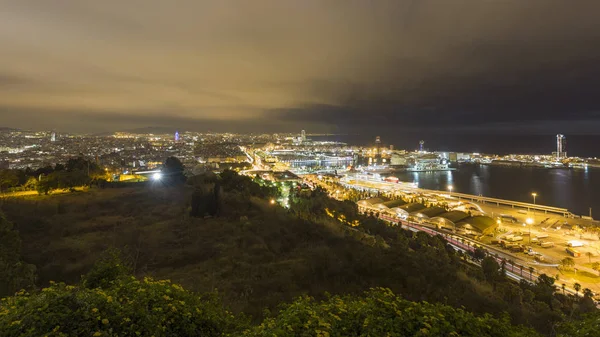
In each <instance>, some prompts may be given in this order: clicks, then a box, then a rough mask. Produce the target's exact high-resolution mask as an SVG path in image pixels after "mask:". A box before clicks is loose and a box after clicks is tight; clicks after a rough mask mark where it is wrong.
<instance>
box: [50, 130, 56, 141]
mask: <svg viewBox="0 0 600 337" xmlns="http://www.w3.org/2000/svg"><path fill="white" fill-rule="evenodd" d="M50 141H51V142H55V141H56V132H52V135H51V136H50Z"/></svg>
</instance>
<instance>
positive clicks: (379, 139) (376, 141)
mask: <svg viewBox="0 0 600 337" xmlns="http://www.w3.org/2000/svg"><path fill="white" fill-rule="evenodd" d="M375 144H377V145H379V144H381V137H379V136H377V137H375Z"/></svg>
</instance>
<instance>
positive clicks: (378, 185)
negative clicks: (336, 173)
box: [303, 175, 600, 294]
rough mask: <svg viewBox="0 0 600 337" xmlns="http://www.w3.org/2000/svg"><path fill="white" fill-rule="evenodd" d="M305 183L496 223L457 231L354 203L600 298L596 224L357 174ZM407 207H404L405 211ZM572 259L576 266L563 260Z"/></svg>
mask: <svg viewBox="0 0 600 337" xmlns="http://www.w3.org/2000/svg"><path fill="white" fill-rule="evenodd" d="M303 179H304V180H305V181H306V182H309V183H311V184H313V185H314V184H318V185H319V186H321V187H323V188H325V189H327V190H328V191H329V193H330V195H331V196H332V197H336V198H338V199H340V198H343V196H344V195H348V193H345V192H348V191H350V190H355V191H356V190H357V191H359V192H360V193H362V195H365V196H366V198H367V199H381V200H382V201H384V202H383V204H385V200H397V199H404V200H412V201H418V202H420V203H421V204H423V205H426V206H427V208H428V209H431V208H434V207H444V208H446V211H447V212H448V213H453V212H455V211H456V210H460V211H462V212H465V213H468V214H469V216H472V217H486V218H489V219H491V220H493V222H494V226H493V229H491V230H488V231H485V232H482V231H477V230H474V229H473V228H472V229H468V226H466V228H465V227H461V226H460V224H455V223H452V221H439V220H440V219H439V218H440V217H439V216H438V217H428V216H426V215H424V214H427V212H426V211H425V212H424V211H423V209H421V210H414V211H412V210H411V209H410V208H407V211H406V212H405V214H403V215H402V216H400V215H398V214H397V213H394V212H390V211H391V210H389V209H385V208H383V207H382V206H381V204H379V205H378V204H368V203H365V200H361V201H358V203H359V209H361V210H362V211H363V212H369V213H372V214H374V215H376V216H379V217H384V216H392V217H397V219H399V220H404V221H411V222H413V223H418V224H419V225H421V226H427V227H431V228H435V229H437V230H440V231H442V232H447V233H452V235H454V236H458V237H463V238H465V239H468V240H471V241H473V242H477V243H479V244H481V245H482V246H484V247H485V249H486V250H488V251H489V252H490V253H492V254H496V255H498V256H500V257H502V258H506V259H507V260H510V261H513V262H515V263H517V264H519V265H523V266H524V269H525V270H524V271H523V273H526V272H527V269H529V267H533V268H535V273H536V274H542V273H544V274H546V275H548V276H551V277H554V278H556V279H557V281H556V284H557V285H558V286H559V287H560V285H561V284H563V283H564V284H566V286H567V287H573V285H574V284H575V283H579V284H581V285H582V288H589V289H591V290H592V291H593V292H594V293H598V294H600V276H599V272H600V270H598V269H596V270H595V269H594V268H593V267H594V263H595V262H597V263H600V222H598V221H595V220H593V219H591V218H587V217H581V216H577V215H574V214H572V213H570V212H569V211H568V210H567V209H563V208H558V207H551V206H545V205H539V204H532V203H523V202H517V201H510V200H500V199H494V198H487V197H483V196H475V195H468V194H463V193H452V192H450V191H434V190H425V189H419V188H417V187H415V186H414V185H413V184H410V183H402V182H400V183H394V182H388V181H374V180H367V179H360V177H357V176H352V177H349V176H346V177H343V178H339V177H329V178H323V177H319V176H317V175H306V176H304V177H303ZM405 208H406V207H405ZM567 257H570V258H572V259H573V260H574V265H570V266H569V265H564V264H563V263H562V261H563V260H564V259H565V258H567Z"/></svg>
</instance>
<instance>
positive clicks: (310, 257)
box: [0, 165, 596, 336]
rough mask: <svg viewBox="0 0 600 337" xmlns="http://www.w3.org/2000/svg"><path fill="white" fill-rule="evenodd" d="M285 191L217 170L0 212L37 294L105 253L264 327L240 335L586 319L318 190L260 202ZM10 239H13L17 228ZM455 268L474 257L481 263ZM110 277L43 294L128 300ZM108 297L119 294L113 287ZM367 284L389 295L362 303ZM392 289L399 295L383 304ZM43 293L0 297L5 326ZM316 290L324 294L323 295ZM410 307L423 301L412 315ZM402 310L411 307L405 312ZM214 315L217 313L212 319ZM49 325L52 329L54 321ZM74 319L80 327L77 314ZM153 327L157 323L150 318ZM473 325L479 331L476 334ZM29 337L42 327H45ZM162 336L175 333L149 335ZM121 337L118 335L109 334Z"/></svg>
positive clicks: (497, 269)
mask: <svg viewBox="0 0 600 337" xmlns="http://www.w3.org/2000/svg"><path fill="white" fill-rule="evenodd" d="M173 167H174V169H173V171H172V172H175V173H174V174H175V175H178V173H177V172H180V171H179V169H178V168H177V165H174V166H173ZM288 187H289V186H288V185H286V184H280V185H277V186H273V185H272V184H270V183H269V184H267V183H264V182H262V181H260V179H251V178H249V177H243V176H239V175H237V174H235V173H234V172H231V171H225V172H224V173H222V174H221V175H219V176H215V175H204V176H196V177H193V178H190V179H189V180H188V183H187V184H179V183H178V179H173V180H167V181H162V182H156V183H153V184H146V185H140V186H138V187H130V188H123V189H104V190H103V189H92V190H90V191H89V192H87V193H77V192H75V193H72V194H67V195H57V196H51V197H46V196H40V197H35V198H29V199H23V198H21V199H16V198H15V199H7V200H4V202H3V205H2V209H3V211H4V212H5V214H6V217H7V218H8V219H9V220H10V221H12V222H13V223H14V229H17V230H18V231H19V233H20V236H21V238H22V252H21V256H19V261H26V263H30V264H34V265H35V266H37V275H38V281H37V284H38V286H48V285H50V281H51V280H53V281H59V282H66V283H68V284H78V283H79V282H80V279H81V278H80V276H81V275H83V274H87V273H88V272H89V271H90V270H91V269H92V266H93V265H94V262H95V261H96V260H97V259H98V257H99V256H102V254H103V252H104V251H106V250H107V249H109V248H117V249H119V250H120V251H122V252H123V256H124V259H125V264H126V265H128V266H129V267H130V269H131V272H132V273H133V275H135V276H136V277H138V278H139V279H143V278H144V277H154V278H156V279H163V278H168V279H171V280H173V281H174V282H176V283H178V284H181V285H183V286H184V287H185V288H187V289H191V290H192V291H194V292H197V293H201V294H204V293H212V292H214V291H216V290H217V289H218V292H219V294H220V295H221V299H222V301H223V304H224V305H225V306H226V307H227V308H230V309H229V310H231V311H232V312H234V313H235V315H236V316H239V315H240V314H241V313H244V314H247V315H249V316H251V317H252V319H253V321H254V322H255V323H258V322H259V321H260V320H262V319H265V321H264V322H263V323H264V324H263V325H262V327H256V328H250V329H249V330H248V334H251V335H261V334H264V335H273V333H277V331H280V330H277V329H283V328H285V329H288V331H289V328H288V327H287V325H291V327H292V330H293V333H292V332H290V333H289V335H297V336H311V335H317V333H316V332H315V331H316V330H314V329H313V327H314V326H313V325H311V324H313V323H314V324H318V323H315V322H314V321H311V324H308V326H307V327H304V324H306V323H307V322H308V321H307V319H309V318H307V317H308V316H305V315H304V314H302V312H303V311H302V310H300V309H298V310H296V309H294V308H299V307H298V306H301V307H302V308H305V310H306V312H316V313H319V316H322V317H326V318H327V319H326V320H325V321H323V324H324V326H321V327H320V328H319V329H320V330H321V331H324V332H327V333H329V334H330V335H332V336H333V335H338V336H343V335H344V333H345V331H346V330H343V329H344V328H346V329H348V328H349V327H353V326H355V325H357V324H358V323H356V322H358V321H359V320H361V323H360V324H358V325H361V324H364V323H365V322H364V320H365V319H367V318H368V317H371V318H369V321H372V320H373V319H375V318H376V317H379V316H380V317H379V318H380V319H385V318H386V317H387V318H389V324H388V325H386V326H387V327H389V330H388V331H389V332H390V333H396V334H400V335H401V334H403V333H405V332H402V331H401V330H394V329H400V328H401V326H404V325H410V326H418V327H419V330H418V331H421V330H420V329H423V328H424V329H426V330H427V331H443V334H445V333H448V335H451V334H450V333H451V332H452V329H459V330H456V331H457V332H458V333H459V334H461V335H469V334H468V333H469V331H471V332H473V333H475V332H478V333H483V335H486V334H489V335H493V334H492V332H493V331H490V330H485V329H487V328H486V327H488V326H490V327H496V326H498V328H497V329H496V328H494V329H493V330H494V331H496V330H497V331H507V334H508V335H510V333H514V334H515V335H518V334H519V333H521V331H522V330H521V329H520V328H512V327H510V326H509V324H508V323H507V319H508V320H509V321H510V322H511V323H512V324H522V325H525V326H530V327H534V328H536V329H537V330H538V331H539V332H541V333H544V334H548V335H552V334H556V332H557V328H558V327H560V326H565V327H566V326H567V324H569V325H568V326H569V327H570V328H572V329H577V326H576V325H574V324H576V323H574V319H576V318H578V317H579V316H581V315H582V314H584V313H586V312H590V313H591V315H595V314H596V313H595V308H594V306H593V302H591V299H590V298H589V296H588V297H586V296H584V297H583V298H574V297H570V296H565V295H563V294H560V292H556V291H555V286H554V279H553V278H549V277H548V278H541V279H540V281H539V282H538V283H537V284H528V283H526V282H523V283H522V284H516V283H513V282H511V281H509V280H507V279H506V277H505V276H504V273H503V266H501V265H498V264H497V263H496V262H495V261H493V259H492V260H491V261H490V259H484V254H473V255H472V256H468V255H464V254H461V253H458V252H456V251H454V249H452V248H451V247H450V246H448V245H447V244H446V242H445V241H444V240H443V238H441V237H430V236H428V235H426V234H424V233H413V232H409V231H404V230H402V229H399V228H393V227H390V226H388V225H386V224H385V223H383V222H381V221H379V220H377V219H376V218H374V217H364V216H362V215H360V214H358V211H357V209H356V205H355V204H354V203H352V202H340V201H336V200H333V199H330V198H328V197H327V195H326V194H325V193H324V192H323V191H321V190H319V189H317V190H315V191H307V190H304V189H301V188H296V187H294V188H292V190H291V193H290V194H289V201H290V209H288V210H286V209H284V208H281V207H279V206H277V205H273V204H271V203H270V200H271V199H273V198H279V197H281V195H282V190H285V189H287V188H288ZM7 223H8V222H7ZM14 229H11V230H12V231H13V232H16V231H14ZM482 259H483V260H482ZM467 261H476V262H477V261H479V263H481V265H482V267H481V268H480V267H476V266H475V265H473V264H470V263H466V262H467ZM117 274H118V273H117ZM101 279H102V278H101ZM119 280H122V281H119V282H121V283H119V284H118V287H116V288H115V289H113V288H114V287H115V284H116V283H114V282H113V283H111V284H108V285H106V284H94V285H90V283H89V277H88V278H84V282H83V284H81V285H77V286H74V288H71V287H69V288H67V286H64V285H61V284H54V285H52V286H51V287H50V289H54V290H55V291H56V293H58V294H62V295H61V296H64V297H66V298H68V299H69V300H73V301H74V303H76V304H77V305H81V306H83V307H85V308H87V304H86V303H83V302H85V301H82V300H81V299H82V298H90V301H91V300H92V298H93V297H94V296H96V295H93V294H94V292H95V290H94V289H96V288H98V287H100V288H101V289H112V290H109V291H115V292H120V291H124V293H126V294H128V295H127V296H128V297H131V296H134V294H133V293H132V292H131V291H130V290H131V289H129V288H128V287H131V284H136V283H132V282H136V281H135V280H133V279H131V277H127V278H125V279H119ZM139 282H142V281H139ZM152 284H154V283H152ZM24 286H25V285H24ZM119 287H120V288H124V289H126V290H118V289H117V288H119ZM157 287H158V286H157ZM17 288H18V287H17ZM370 288H385V289H390V290H374V291H372V292H369V293H366V294H364V295H362V294H363V292H364V291H366V290H368V289H370ZM127 289H129V290H127ZM161 289H162V288H161ZM15 290H17V289H15V287H13V288H11V289H9V290H8V291H6V292H4V293H3V294H0V295H9V294H13V293H14V291H15ZM54 290H53V291H54ZM163 290H164V291H166V289H163ZM103 291H104V292H106V291H108V290H103ZM157 291H158V290H157ZM160 291H162V290H160ZM160 291H158V293H160ZM390 291H393V292H394V293H395V294H398V295H399V296H401V297H402V298H403V299H400V298H399V297H395V296H392V295H391V293H390ZM47 292H48V290H46V291H44V292H41V293H40V292H35V291H34V292H31V293H30V294H31V295H27V296H23V295H21V296H20V297H19V298H20V299H16V298H12V299H10V300H9V301H17V302H14V303H16V304H18V305H15V307H16V309H14V310H8V312H7V313H5V314H6V315H8V316H5V317H11V318H10V319H13V320H14V321H18V320H19V317H21V316H22V315H24V313H25V312H29V311H26V310H33V309H31V308H37V307H35V306H36V305H44V304H43V302H44V299H47V298H48V297H44V296H47V295H45V294H46V293H47ZM327 293H330V294H333V297H330V298H328V297H327V295H326V294H327ZM115 294H116V293H115ZM119 294H121V293H119ZM336 295H340V296H342V297H336ZM80 296H83V297H80ZM109 296H112V298H113V299H114V298H116V297H114V296H113V295H109ZM157 296H158V295H157ZM167 296H169V295H167ZM182 296H183V295H182ZM185 296H188V295H185ZM189 296H192V295H189ZM193 296H196V295H193ZM306 296H310V297H312V298H315V300H313V299H309V298H308V297H306ZM23 298H25V299H23ZM62 298H63V297H60V296H59V297H57V299H56V300H57V301H59V300H60V301H62V300H63V299H62ZM384 298H385V301H388V302H389V303H390V304H389V306H388V305H387V304H386V305H383V304H382V305H381V308H380V309H377V308H375V307H374V306H375V304H376V303H381V302H380V300H384ZM294 299H296V300H294ZM320 300H324V302H319V301H320ZM19 301H22V302H19ZM32 301H33V302H32ZM140 301H151V302H148V303H152V304H151V305H150V306H152V305H154V304H153V303H155V302H152V301H154V300H153V299H140ZM182 301H184V302H186V303H188V302H189V303H200V302H193V301H192V300H190V301H191V302H190V301H186V300H182ZM198 301H204V300H198ZM292 301H294V302H292ZM409 301H417V302H420V301H427V302H430V303H434V304H418V305H417V304H412V303H411V302H409ZM286 302H287V303H290V302H291V303H292V304H289V305H288V306H285V307H284V308H283V309H282V310H281V311H278V310H279V308H280V305H281V303H286ZM334 302H335V303H338V302H339V303H345V304H344V305H347V307H348V308H351V309H352V310H350V311H349V313H348V314H347V315H345V316H344V317H343V319H342V321H344V322H342V323H339V324H338V323H336V321H337V320H336V319H335V318H334V317H333V316H331V315H329V314H328V313H327V312H331V313H332V314H336V311H331V310H333V309H332V308H331V306H332V305H333V303H334ZM69 303H70V302H69ZM94 303H95V302H94ZM210 303H213V304H211V305H213V307H214V306H215V305H216V304H214V302H210ZM361 304H364V306H362V307H361ZM32 305H33V307H31V306H32ZM198 305H200V304H198ZM446 305H449V306H452V307H461V306H462V307H464V309H465V310H467V311H470V312H475V313H476V314H478V315H482V314H491V315H492V316H494V317H495V318H496V319H491V318H489V317H485V318H480V317H478V318H474V316H472V315H471V314H469V313H467V312H464V311H462V310H456V309H452V308H449V307H447V306H446ZM121 306H123V305H121ZM413 306H417V307H418V308H417V307H415V308H413V309H411V308H412V307H413ZM71 307H72V306H70V308H71ZM27 308H29V309H27ZM98 309H100V308H98ZM265 309H268V310H269V311H270V312H273V313H275V314H274V316H270V315H267V317H265ZM376 309H377V310H381V311H377V310H376ZM392 309H393V310H392ZM409 309H410V310H409ZM15 310H16V311H15ZM23 310H25V311H23ZM36 310H37V309H36ZM72 310H75V309H72ZM77 310H79V309H76V310H75V311H77ZM81 310H83V309H81ZM110 310H113V311H110ZM110 310H109V312H110V313H111V314H110V315H114V317H117V316H119V315H122V314H125V313H127V312H125V311H119V310H133V309H132V308H127V307H126V306H123V308H120V309H119V308H116V307H115V308H113V309H110ZM178 310H179V309H178ZM214 310H217V309H214ZM219 310H220V309H219ZM303 310H304V309H303ZM336 310H337V309H336ZM348 310H349V309H348ZM386 310H387V311H386ZM396 310H397V311H396ZM405 310H409V311H410V312H405ZM413 310H416V312H420V313H422V315H421V316H423V317H425V316H426V315H427V317H429V314H427V313H428V312H436V313H439V314H440V315H443V316H444V317H453V318H452V319H446V321H447V322H451V323H450V324H449V325H448V324H446V323H447V322H446V323H444V322H443V321H444V319H442V321H441V322H438V323H439V324H437V323H436V322H432V321H428V320H427V319H426V318H424V319H425V320H421V321H419V322H415V321H414V319H416V318H417V317H416V316H414V317H413V316H411V315H412V311H413ZM218 312H220V311H218ZM277 312H279V314H277ZM394 313H395V314H394ZM296 314H297V316H294V315H296ZM506 314H508V315H507V316H506ZM215 315H217V316H218V317H221V316H219V315H220V314H217V313H216V312H215ZM311 315H312V314H311ZM336 315H337V314H336ZM57 317H58V318H57V319H58V320H60V317H66V316H57ZM78 317H81V319H82V320H87V319H89V317H88V316H85V315H83V316H78ZM149 317H150V316H149ZM194 317H195V318H194V319H198V320H202V319H205V317H204V318H202V317H200V316H198V317H196V316H194ZM294 317H295V318H294ZM340 317H342V316H340ZM461 317H462V318H461ZM6 319H7V320H8V318H6ZM107 319H108V320H109V322H113V320H111V318H107ZM136 319H137V318H136ZM140 319H141V318H140ZM153 319H157V320H158V319H159V317H158V316H157V317H155V318H149V320H153ZM177 319H179V318H177ZM223 319H225V318H223ZM324 319H325V318H324ZM461 319H464V320H465V322H467V321H469V320H471V319H473V320H474V321H473V322H471V323H468V324H467V323H465V326H467V325H468V326H470V327H472V328H473V330H469V331H466V330H460V329H462V328H461V326H462V325H460V324H459V323H458V322H460V320H461ZM132 320H133V318H132ZM347 320H349V321H347ZM479 321H481V322H484V323H485V324H484V323H482V324H483V325H478V323H476V322H479ZM5 322H8V321H5ZM12 322H13V321H11V322H10V323H6V324H9V325H10V324H12ZM198 322H199V321H198ZM240 322H246V320H243V319H242V320H240V319H237V318H236V320H235V322H231V323H226V324H225V323H223V324H224V326H228V327H227V328H226V327H223V328H222V330H219V331H222V332H223V333H228V331H231V329H234V330H235V329H241V328H240V326H244V325H245V324H246V323H240ZM452 322H455V323H456V324H455V323H452ZM469 322H470V321H469ZM565 322H566V323H565ZM96 323H97V322H96ZM292 323H293V324H292ZM152 324H154V322H153V323H152ZM157 324H158V323H157ZM194 324H196V323H194ZM211 324H212V323H211ZM327 324H329V326H326V325H327ZM419 324H422V325H419ZM424 324H427V325H429V326H431V327H427V326H426V325H424ZM436 324H437V325H436ZM84 325H85V324H84ZM86 326H87V325H86ZM90 326H92V325H90ZM361 326H362V325H361ZM94 327H96V325H94ZM500 327H502V328H500ZM38 328H39V329H40V331H41V330H42V329H44V328H47V326H44V327H42V326H40V327H38ZM376 328H377V327H376V325H370V324H366V326H365V327H364V329H363V330H360V329H359V330H356V333H355V335H357V336H358V335H361V334H362V335H377V333H378V332H377V330H369V329H376ZM90 329H91V328H90ZM303 329H308V330H303ZM436 329H438V330H436ZM444 329H446V330H444ZM503 329H505V330H503ZM15 331H17V330H15ZM18 331H21V330H18ZM61 331H63V330H61ZM64 331H66V330H64ZM90 331H92V330H90ZM114 331H116V330H114ZM119 331H121V330H119ZM132 331H133V330H132ZM145 331H150V330H145ZM169 331H171V330H169ZM353 331H354V330H353ZM415 331H417V330H415ZM427 331H425V330H423V331H422V332H421V334H423V335H424V334H425V333H426V332H427ZM486 331H487V332H486ZM99 332H100V333H105V332H106V331H104V330H102V331H99ZM509 332H510V333H509ZM65 333H66V332H65ZM92 333H93V332H92ZM153 333H154V332H153ZM170 333H171V334H173V333H174V332H168V333H167V332H165V333H163V334H156V335H157V336H158V335H169V334H170ZM178 333H180V334H181V335H185V334H184V333H183V332H178ZM440 333H442V332H440ZM124 334H126V332H124V330H122V331H121V333H119V335H124ZM323 335H325V334H324V333H323ZM434 335H435V334H434ZM473 335H475V334H473Z"/></svg>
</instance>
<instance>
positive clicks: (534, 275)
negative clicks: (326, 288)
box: [380, 215, 576, 295]
mask: <svg viewBox="0 0 600 337" xmlns="http://www.w3.org/2000/svg"><path fill="white" fill-rule="evenodd" d="M380 218H381V219H382V220H385V221H387V222H389V223H392V224H394V225H398V226H402V228H404V229H408V230H412V231H421V232H425V233H427V234H429V235H441V236H442V237H444V239H446V241H447V242H448V244H450V245H451V246H452V247H453V248H454V249H456V250H461V251H463V252H473V251H475V248H476V247H477V246H482V245H481V244H480V243H479V242H476V241H474V240H470V239H467V238H464V237H459V236H457V235H452V234H449V233H445V232H441V231H438V230H436V229H433V228H429V227H425V226H422V225H420V224H417V223H414V222H410V221H405V220H400V219H397V218H392V217H389V216H385V215H383V216H380ZM484 248H486V249H487V250H488V252H491V253H492V254H490V255H489V256H492V257H493V258H494V259H496V262H498V264H499V265H501V264H502V262H503V258H504V259H505V261H506V262H505V265H504V268H505V272H506V276H507V277H508V278H510V279H512V280H514V281H516V282H521V280H525V281H527V282H530V283H535V282H536V281H537V279H538V277H539V275H540V273H539V272H537V271H536V270H537V268H535V269H534V271H533V272H530V269H529V267H530V266H528V265H526V264H523V263H518V261H515V260H514V259H512V258H513V257H512V256H510V257H507V256H506V255H507V254H505V253H504V252H503V251H499V250H496V249H495V248H493V247H487V246H486V247H484ZM496 253H497V254H498V257H496V256H494V255H493V254H496ZM508 261H514V263H509V262H508ZM468 262H469V263H472V264H474V265H477V266H481V264H480V263H479V262H477V261H474V260H468ZM521 266H522V267H523V269H521ZM559 288H560V287H558V286H557V289H559ZM561 290H562V288H561ZM565 292H568V293H570V294H573V295H575V294H576V291H575V290H574V289H573V288H571V287H565Z"/></svg>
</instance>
